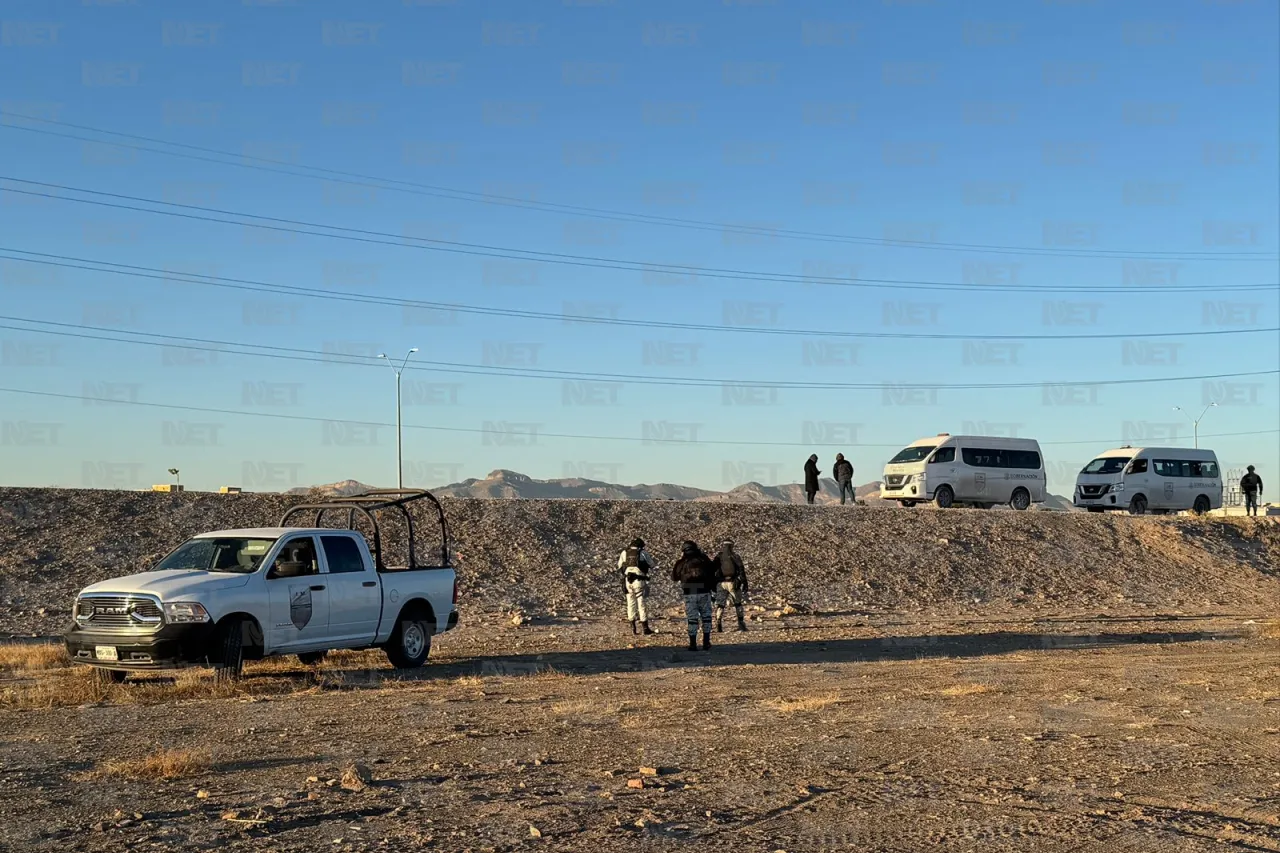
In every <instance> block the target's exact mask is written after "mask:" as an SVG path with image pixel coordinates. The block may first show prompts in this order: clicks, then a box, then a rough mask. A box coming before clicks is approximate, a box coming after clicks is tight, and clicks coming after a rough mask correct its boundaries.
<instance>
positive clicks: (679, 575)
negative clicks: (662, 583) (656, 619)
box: [671, 541, 717, 652]
mask: <svg viewBox="0 0 1280 853" xmlns="http://www.w3.org/2000/svg"><path fill="white" fill-rule="evenodd" d="M671 579H672V580H673V581H675V582H676V583H678V584H680V592H681V593H682V594H683V595H684V615H685V618H686V619H687V620H688V622H689V651H691V652H693V651H697V649H698V625H699V623H701V625H702V648H703V649H704V650H705V649H709V648H711V593H712V592H713V591H715V588H716V583H717V579H716V565H715V563H713V562H711V558H710V557H708V556H707V555H706V554H704V553H703V552H702V549H701V548H699V547H698V543H697V542H693V541H687V542H685V543H684V546H683V547H682V548H681V553H680V559H679V560H676V564H675V565H674V566H672V567H671Z"/></svg>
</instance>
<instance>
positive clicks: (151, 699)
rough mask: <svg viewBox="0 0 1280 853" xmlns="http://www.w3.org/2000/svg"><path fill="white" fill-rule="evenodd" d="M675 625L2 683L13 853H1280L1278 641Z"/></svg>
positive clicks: (1198, 623) (1, 802) (1173, 627)
mask: <svg viewBox="0 0 1280 853" xmlns="http://www.w3.org/2000/svg"><path fill="white" fill-rule="evenodd" d="M659 627H660V628H661V629H662V631H663V632H664V633H662V634H659V635H658V636H655V637H649V638H642V639H641V640H640V641H639V642H632V641H631V639H630V637H628V636H625V635H621V636H620V635H619V632H618V626H617V623H616V622H594V621H589V622H585V623H575V624H573V625H564V624H560V625H524V626H521V627H518V628H517V627H515V626H512V625H510V624H506V625H502V624H493V625H488V626H478V625H472V626H470V627H469V628H467V629H460V630H459V631H458V632H457V633H456V634H450V635H445V636H443V637H441V638H439V641H438V643H437V646H436V648H435V650H434V651H433V658H434V660H433V661H432V662H431V663H429V664H428V666H427V667H425V668H424V669H422V670H420V671H419V672H417V673H415V674H413V675H411V676H409V677H407V678H399V677H396V676H395V675H394V674H393V672H392V671H390V670H387V669H385V668H384V664H383V663H382V661H381V660H380V658H379V656H378V655H377V654H376V653H367V654H365V655H363V656H359V657H353V656H346V657H343V658H339V659H337V660H335V661H334V662H332V663H330V664H326V665H325V666H323V667H322V668H321V669H320V670H318V671H311V670H308V669H307V668H304V667H302V666H300V665H298V664H297V663H296V662H291V661H282V662H280V663H277V664H267V663H263V664H258V665H255V666H254V667H251V669H250V671H249V675H248V677H247V678H246V679H245V680H244V682H242V685H241V686H240V687H239V688H237V689H236V690H235V691H234V692H230V693H228V692H226V691H219V690H217V689H215V688H213V687H212V685H211V684H210V682H209V681H208V679H207V677H206V678H204V680H203V681H194V682H193V681H192V680H190V679H187V678H186V677H183V678H182V679H180V680H179V681H178V682H177V683H171V682H166V681H164V680H163V679H160V678H158V677H148V678H146V679H143V680H141V681H140V682H139V683H126V684H125V685H121V686H113V687H110V688H108V689H107V690H106V691H105V692H102V693H91V692H86V685H87V684H88V681H87V679H86V677H85V675H84V674H83V673H81V672H78V671H77V670H54V671H52V672H44V673H30V672H20V673H7V674H4V675H0V812H2V813H3V814H4V815H5V820H4V821H3V824H2V826H0V849H12V850H15V851H18V850H21V851H50V853H53V851H63V850H68V849H70V850H83V851H104V853H105V851H117V850H123V849H137V850H193V849H194V850H202V849H221V850H263V851H265V850H271V851H315V850H334V851H376V850H386V849H409V850H418V849H426V850H447V851H515V850H538V849H546V850H563V851H579V853H587V851H590V853H603V851H635V850H641V851H665V850H688V849H694V848H693V846H692V845H698V847H697V849H723V850H733V851H739V850H742V851H765V853H768V851H778V850H783V851H789V853H818V851H835V850H839V851H855V850H856V851H904V853H908V851H909V853H919V851H922V850H946V851H951V850H956V851H960V850H963V851H983V853H988V851H1018V853H1023V852H1024V851H1032V850H1034V851H1062V853H1067V851H1164V850H1178V851H1210V850H1213V851H1217V850H1223V849H1236V850H1280V806H1278V805H1277V804H1278V803H1280V770H1278V769H1277V768H1280V763H1278V762H1277V758H1280V676H1278V675H1277V669H1276V667H1275V656H1276V653H1277V652H1278V651H1280V648H1278V645H1280V642H1278V641H1277V640H1276V639H1274V636H1275V634H1276V630H1277V628H1278V627H1280V626H1276V625H1266V624H1263V623H1262V622H1260V621H1258V620H1252V619H1244V618H1240V617H1231V618H1227V617H1212V618H1204V617H1196V618H1188V617H1181V618H1180V617H1168V618H1163V619H1158V620H1152V619H1151V618H1150V617H1149V616H1147V615H1145V614H1137V615H1134V616H1131V617H1123V616H1119V615H1113V616H1111V617H1108V618H1101V619H1099V618H1094V619H1083V618H1082V619H1057V620H1052V621H1038V622H1036V621H1025V620H1022V619H1012V620H1010V619H1001V618H999V617H998V616H996V615H994V614H989V615H988V616H987V617H986V618H985V619H982V620H969V621H958V620H954V619H949V620H942V621H939V620H933V619H929V618H917V617H886V618H873V619H863V618H850V617H828V618H825V619H819V618H815V617H803V616H799V615H797V616H793V617H782V618H781V619H777V620H766V621H765V622H763V623H757V624H755V625H754V626H753V630H751V631H748V632H747V633H746V634H744V635H739V634H724V635H716V642H715V644H714V645H713V647H712V649H711V650H710V651H707V652H702V651H699V652H697V653H689V652H686V651H683V650H680V649H679V648H678V645H677V644H678V635H679V630H680V627H681V626H679V625H678V624H677V623H675V622H674V621H668V620H665V619H664V620H661V621H660V624H659ZM1268 635H1270V636H1268Z"/></svg>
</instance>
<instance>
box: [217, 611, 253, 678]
mask: <svg viewBox="0 0 1280 853" xmlns="http://www.w3.org/2000/svg"><path fill="white" fill-rule="evenodd" d="M248 628H249V623H248V622H246V621H245V620H243V619H228V620H227V622H226V623H225V624H224V625H222V628H221V630H219V631H218V639H217V645H216V646H215V648H214V652H215V654H216V656H217V659H216V660H215V661H214V664H213V679H214V681H216V682H219V683H223V684H225V683H230V682H233V681H239V680H240V675H241V674H242V673H243V672H244V637H245V632H246V631H247V630H248Z"/></svg>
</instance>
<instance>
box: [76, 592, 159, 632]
mask: <svg viewBox="0 0 1280 853" xmlns="http://www.w3.org/2000/svg"><path fill="white" fill-rule="evenodd" d="M76 621H77V622H79V623H80V624H81V625H83V626H85V627H87V628H131V629H134V630H147V629H151V628H158V627H160V623H161V622H162V621H163V618H162V614H161V611H160V605H159V604H158V603H157V602H156V601H155V599H151V598H142V597H139V596H133V595H94V596H85V597H84V598H81V599H80V601H79V602H78V603H77V604H76Z"/></svg>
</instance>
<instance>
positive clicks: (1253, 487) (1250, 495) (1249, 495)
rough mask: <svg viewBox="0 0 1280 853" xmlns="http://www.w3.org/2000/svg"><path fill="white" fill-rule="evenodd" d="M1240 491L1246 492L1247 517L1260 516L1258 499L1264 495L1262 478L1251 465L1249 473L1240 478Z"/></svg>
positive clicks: (1245, 510) (1245, 508)
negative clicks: (1254, 471)
mask: <svg viewBox="0 0 1280 853" xmlns="http://www.w3.org/2000/svg"><path fill="white" fill-rule="evenodd" d="M1240 491H1242V492H1244V512H1245V515H1253V516H1256V515H1257V514H1258V497H1259V496H1260V495H1261V494H1262V478H1261V477H1259V476H1258V475H1257V474H1255V473H1253V466H1252V465H1250V466H1249V468H1248V473H1247V474H1245V475H1244V476H1243V477H1241V478H1240Z"/></svg>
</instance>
